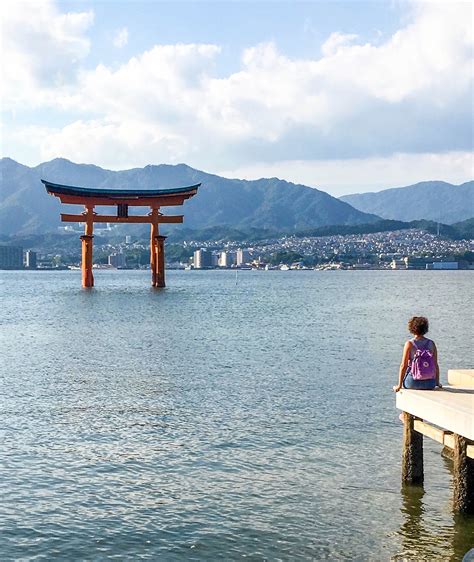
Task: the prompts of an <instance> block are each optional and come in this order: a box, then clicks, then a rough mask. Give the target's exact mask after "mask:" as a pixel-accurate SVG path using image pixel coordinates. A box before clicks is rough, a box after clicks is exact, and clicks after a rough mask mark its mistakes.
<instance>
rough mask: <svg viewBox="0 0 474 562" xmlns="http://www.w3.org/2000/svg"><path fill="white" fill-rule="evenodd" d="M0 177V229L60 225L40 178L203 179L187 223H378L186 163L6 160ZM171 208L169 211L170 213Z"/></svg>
mask: <svg viewBox="0 0 474 562" xmlns="http://www.w3.org/2000/svg"><path fill="white" fill-rule="evenodd" d="M0 174H1V175H0V177H1V181H0V234H16V233H22V234H23V233H39V232H46V231H51V230H55V229H56V227H57V226H59V224H60V223H59V213H60V204H59V202H58V201H57V200H56V199H54V198H52V197H50V196H47V194H46V192H45V189H44V186H43V185H42V184H41V182H40V179H41V178H44V179H47V180H49V181H51V182H54V183H63V184H67V185H75V186H84V187H91V186H93V187H102V188H105V187H109V188H112V187H113V188H117V189H121V188H129V189H133V188H136V189H151V188H155V189H156V188H169V187H179V186H186V185H192V184H196V183H199V182H201V183H202V186H201V188H200V189H199V193H198V196H196V197H194V198H193V199H192V200H190V201H189V202H186V203H185V206H184V209H183V210H181V211H180V212H183V211H184V215H185V223H186V226H187V227H189V228H208V227H212V226H217V225H227V226H232V227H239V228H251V227H254V228H269V229H278V230H287V231H292V230H296V229H302V228H311V227H318V226H325V225H330V224H362V223H368V222H372V221H374V220H377V217H375V216H372V215H371V214H368V213H363V212H361V211H358V210H356V209H354V208H353V207H352V206H351V205H349V204H348V203H345V202H343V201H340V200H339V199H337V198H335V197H331V196H330V195H329V194H327V193H325V192H323V191H319V190H318V189H312V188H310V187H307V186H304V185H297V184H292V183H289V182H287V181H283V180H279V179H277V178H270V179H260V180H255V181H246V180H237V179H227V178H222V177H219V176H216V175H213V174H207V173H205V172H201V171H199V170H195V169H193V168H190V167H189V166H186V165H185V164H178V165H175V166H171V165H165V164H161V165H159V166H146V167H144V168H135V169H131V170H123V171H110V170H104V169H102V168H100V167H98V166H93V165H85V164H75V163H73V162H70V161H69V160H64V159H61V158H57V159H55V160H52V161H50V162H46V163H43V164H40V165H39V166H36V167H34V168H30V167H27V166H23V165H22V164H19V163H18V162H15V161H14V160H11V159H9V158H3V159H2V160H0ZM71 210H74V208H73V207H71ZM62 211H63V212H64V209H62ZM76 211H77V207H76ZM173 212H174V211H173V210H172V209H169V210H167V213H168V214H173Z"/></svg>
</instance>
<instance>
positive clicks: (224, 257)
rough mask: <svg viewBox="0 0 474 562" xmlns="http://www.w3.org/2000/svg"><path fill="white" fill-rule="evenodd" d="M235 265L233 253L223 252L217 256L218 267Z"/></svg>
mask: <svg viewBox="0 0 474 562" xmlns="http://www.w3.org/2000/svg"><path fill="white" fill-rule="evenodd" d="M234 264H235V252H227V251H223V252H221V253H220V254H219V267H232V266H233V265H234Z"/></svg>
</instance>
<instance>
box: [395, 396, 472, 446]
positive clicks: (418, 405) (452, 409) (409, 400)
mask: <svg viewBox="0 0 474 562" xmlns="http://www.w3.org/2000/svg"><path fill="white" fill-rule="evenodd" d="M397 408H398V409H399V410H402V411H403V412H408V413H409V414H411V415H412V416H415V417H417V418H420V419H422V420H423V421H425V422H428V423H432V424H433V425H436V426H438V427H441V428H443V429H444V430H445V431H450V432H451V433H457V434H458V435H462V436H463V437H466V439H469V440H471V441H474V388H468V387H467V388H463V387H459V386H445V387H443V388H442V389H440V390H432V391H428V390H405V389H403V390H400V392H397Z"/></svg>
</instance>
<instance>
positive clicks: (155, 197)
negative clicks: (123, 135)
mask: <svg viewBox="0 0 474 562" xmlns="http://www.w3.org/2000/svg"><path fill="white" fill-rule="evenodd" d="M41 182H42V183H43V184H44V186H45V187H46V191H47V192H48V193H49V194H50V195H54V196H56V197H58V198H59V199H60V200H61V203H68V204H80V205H84V204H87V203H89V204H92V205H118V204H128V205H140V206H143V205H157V206H166V205H182V204H183V203H184V201H185V200H186V199H189V198H191V197H192V196H193V195H196V193H197V190H198V188H199V187H200V185H201V184H200V183H197V184H195V185H191V186H188V187H174V188H169V189H104V188H98V187H76V186H72V185H62V184H59V183H52V182H50V181H47V180H43V179H42V180H41Z"/></svg>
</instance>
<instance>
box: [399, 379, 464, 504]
mask: <svg viewBox="0 0 474 562" xmlns="http://www.w3.org/2000/svg"><path fill="white" fill-rule="evenodd" d="M448 382H449V385H448V386H445V387H444V388H443V389H439V390H433V391H429V390H405V389H402V390H400V391H399V392H397V397H396V405H397V408H398V409H399V410H402V411H403V412H404V446H403V458H402V462H403V465H402V481H403V482H404V483H406V484H421V483H422V482H423V436H426V437H429V438H431V439H434V440H435V441H437V442H438V443H441V444H442V445H444V447H445V449H446V448H447V449H449V450H451V451H453V453H452V458H453V461H454V497H453V509H454V511H456V512H459V513H470V514H472V513H474V369H472V370H471V369H453V370H450V371H449V372H448Z"/></svg>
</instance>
